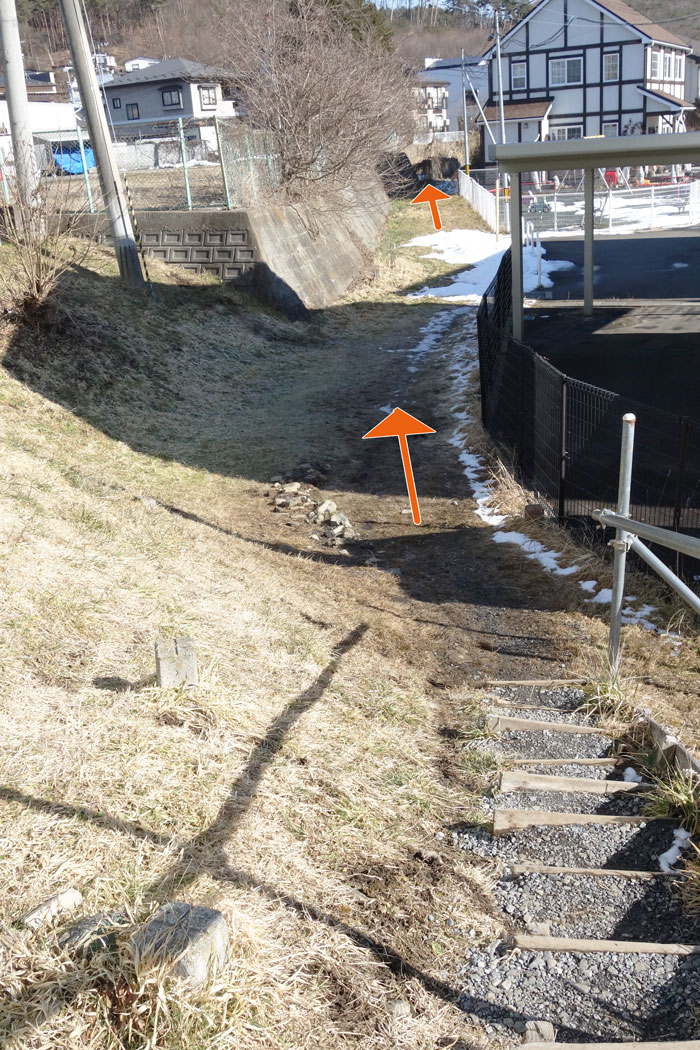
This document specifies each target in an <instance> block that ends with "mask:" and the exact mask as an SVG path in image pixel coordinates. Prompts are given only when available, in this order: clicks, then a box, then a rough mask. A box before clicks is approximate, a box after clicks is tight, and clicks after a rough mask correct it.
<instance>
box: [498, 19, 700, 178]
mask: <svg viewBox="0 0 700 1050" xmlns="http://www.w3.org/2000/svg"><path fill="white" fill-rule="evenodd" d="M690 51H691V48H690V47H689V46H688V45H687V44H685V43H684V42H683V41H682V40H681V39H680V38H679V37H677V36H676V35H675V34H674V33H672V32H671V31H670V30H668V29H665V28H664V27H663V26H660V25H656V24H655V23H654V22H652V21H651V20H650V19H649V18H647V17H645V16H644V15H641V14H639V12H637V11H635V10H633V8H631V7H630V6H629V5H628V4H626V3H624V2H623V0H605V2H604V3H600V2H599V0H540V2H539V3H538V4H536V5H535V7H533V8H532V10H531V11H530V13H529V14H528V15H526V16H525V18H523V19H522V20H521V21H520V22H518V24H517V25H515V26H513V28H512V29H511V30H510V31H509V32H507V33H505V34H504V36H503V37H502V38H501V75H502V84H503V116H504V118H505V132H506V134H505V141H506V142H535V141H538V140H547V139H550V140H557V139H578V138H585V137H587V136H590V135H606V136H613V135H633V134H640V133H641V134H650V133H663V132H674V131H685V116H684V114H685V112H686V111H687V110H689V109H693V108H694V104H693V103H692V102H688V101H686V99H685V81H686V56H687V55H688V54H689V53H690ZM485 58H486V60H487V61H488V68H489V105H488V107H487V109H486V118H487V120H488V122H489V125H490V128H491V132H492V135H493V137H494V138H495V140H496V142H501V141H503V140H502V136H501V131H500V116H501V113H500V92H499V77H498V67H497V57H496V47H495V45H494V46H493V47H492V48H491V50H489V51H488V52H487V53H486V55H485ZM485 146H486V155H487V158H488V159H489V160H491V159H492V144H491V136H490V135H486V136H485Z"/></svg>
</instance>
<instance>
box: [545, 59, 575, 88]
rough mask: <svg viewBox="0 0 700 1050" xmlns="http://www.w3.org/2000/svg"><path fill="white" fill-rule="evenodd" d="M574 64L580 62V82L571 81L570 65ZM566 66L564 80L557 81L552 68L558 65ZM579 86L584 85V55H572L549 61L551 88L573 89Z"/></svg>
mask: <svg viewBox="0 0 700 1050" xmlns="http://www.w3.org/2000/svg"><path fill="white" fill-rule="evenodd" d="M572 62H578V64H579V69H580V71H581V72H580V75H579V79H578V80H571V79H570V73H569V65H570V63H572ZM562 63H563V65H564V77H565V79H564V80H558V81H557V80H555V79H554V75H553V72H552V67H553V66H555V65H557V64H562ZM579 84H583V55H571V56H563V57H562V58H550V60H549V85H550V87H573V86H577V85H579Z"/></svg>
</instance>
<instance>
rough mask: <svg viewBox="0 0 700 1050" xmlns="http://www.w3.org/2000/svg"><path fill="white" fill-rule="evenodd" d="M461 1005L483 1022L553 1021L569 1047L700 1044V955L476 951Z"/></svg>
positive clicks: (466, 968) (466, 966) (465, 973)
mask: <svg viewBox="0 0 700 1050" xmlns="http://www.w3.org/2000/svg"><path fill="white" fill-rule="evenodd" d="M457 977H458V978H459V979H460V981H461V988H462V993H461V997H460V1006H461V1007H462V1009H464V1010H465V1011H467V1012H469V1013H472V1014H473V1016H474V1017H475V1018H478V1019H479V1020H482V1021H483V1020H492V1021H496V1022H500V1023H503V1022H504V1021H508V1022H509V1023H510V1025H514V1024H518V1023H522V1022H523V1021H525V1020H529V1019H530V1018H535V1017H536V1018H540V1019H542V1020H548V1021H551V1022H552V1023H553V1024H554V1026H555V1028H556V1029H557V1030H558V1031H557V1038H558V1039H559V1040H563V1041H568V1042H585V1041H606V1042H607V1041H617V1040H641V1039H654V1040H660V1041H662V1040H668V1039H697V1038H698V1034H699V1026H698V1021H697V1019H696V1004H697V995H698V985H699V983H700V957H698V956H688V957H685V958H679V957H678V956H672V955H626V954H622V953H600V954H598V953H595V954H583V953H578V952H529V951H522V952H521V951H515V952H513V951H508V950H507V946H504V945H500V944H499V942H496V944H495V945H491V946H489V947H488V948H486V949H483V948H478V949H474V950H472V951H469V952H468V953H467V955H466V956H465V959H464V963H463V965H462V966H460V967H459V969H458V971H457Z"/></svg>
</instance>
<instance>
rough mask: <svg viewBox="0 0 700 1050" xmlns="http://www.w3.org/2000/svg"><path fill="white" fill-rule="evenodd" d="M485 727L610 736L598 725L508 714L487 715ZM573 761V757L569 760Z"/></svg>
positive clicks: (528, 731) (607, 731) (496, 730)
mask: <svg viewBox="0 0 700 1050" xmlns="http://www.w3.org/2000/svg"><path fill="white" fill-rule="evenodd" d="M486 728H487V729H491V730H493V731H494V732H496V733H500V732H502V731H503V730H504V729H518V730H520V731H521V732H525V733H536V732H540V733H542V732H545V731H547V732H549V733H570V734H572V735H573V736H607V737H609V736H610V730H608V729H601V728H600V726H575V725H572V724H571V722H540V721H539V719H536V718H511V717H510V716H508V715H487V716H486ZM571 761H573V759H572V760H571Z"/></svg>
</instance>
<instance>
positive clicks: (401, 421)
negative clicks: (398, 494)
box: [362, 190, 439, 525]
mask: <svg viewBox="0 0 700 1050" xmlns="http://www.w3.org/2000/svg"><path fill="white" fill-rule="evenodd" d="M437 192H439V190H438V191H437ZM434 433H435V431H434V430H433V428H432V427H427V426H426V425H425V423H421V421H420V419H416V417H415V416H410V415H409V414H408V412H404V410H403V409H402V408H395V409H394V411H393V412H390V413H389V415H388V416H386V417H385V418H384V419H383V420H382V421H381V423H377V425H376V427H372V429H371V430H368V431H367V433H366V434H364V435H363V438H362V440H363V441H364V439H365V438H385V437H397V438H398V439H399V448H400V449H401V460H402V462H403V472H404V474H405V475H406V486H407V488H408V498H409V499H410V501H411V512H412V514H413V521H414V523H415V524H416V525H420V521H421V518H420V507H419V506H418V495H417V493H416V483H415V481H414V480H413V467H412V465H411V455H410V453H409V451H408V441H407V440H406V438H407V436H408V434H434Z"/></svg>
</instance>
